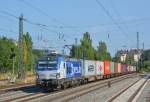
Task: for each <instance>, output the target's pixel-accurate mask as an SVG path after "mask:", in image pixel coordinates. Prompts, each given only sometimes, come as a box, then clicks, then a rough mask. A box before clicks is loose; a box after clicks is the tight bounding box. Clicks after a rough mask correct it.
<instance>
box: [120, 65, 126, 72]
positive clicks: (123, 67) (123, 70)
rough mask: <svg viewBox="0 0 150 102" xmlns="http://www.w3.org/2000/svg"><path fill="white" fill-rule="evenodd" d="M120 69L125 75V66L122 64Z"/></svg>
mask: <svg viewBox="0 0 150 102" xmlns="http://www.w3.org/2000/svg"><path fill="white" fill-rule="evenodd" d="M121 68H122V70H121V72H122V73H125V72H126V65H125V64H122V65H121Z"/></svg>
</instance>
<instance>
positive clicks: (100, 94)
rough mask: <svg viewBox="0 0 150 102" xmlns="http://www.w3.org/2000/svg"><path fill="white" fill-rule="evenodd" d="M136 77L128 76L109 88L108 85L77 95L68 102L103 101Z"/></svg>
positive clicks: (136, 78)
mask: <svg viewBox="0 0 150 102" xmlns="http://www.w3.org/2000/svg"><path fill="white" fill-rule="evenodd" d="M138 79H139V77H134V78H128V79H125V80H123V81H121V82H117V83H115V84H112V85H111V87H110V88H108V87H104V88H100V89H98V90H95V91H92V92H90V93H88V94H85V95H82V96H80V97H77V98H75V99H73V100H71V101H69V102H105V101H106V100H108V98H110V97H112V96H113V95H114V93H117V92H118V91H120V90H121V89H122V88H124V87H125V86H129V85H131V84H132V83H134V82H135V81H137V80H138Z"/></svg>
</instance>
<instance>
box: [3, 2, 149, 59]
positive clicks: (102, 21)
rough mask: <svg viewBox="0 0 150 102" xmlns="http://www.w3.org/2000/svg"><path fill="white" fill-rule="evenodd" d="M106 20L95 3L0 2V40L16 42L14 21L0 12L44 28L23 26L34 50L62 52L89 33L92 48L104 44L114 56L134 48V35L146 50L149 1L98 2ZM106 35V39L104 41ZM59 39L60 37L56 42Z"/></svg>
mask: <svg viewBox="0 0 150 102" xmlns="http://www.w3.org/2000/svg"><path fill="white" fill-rule="evenodd" d="M99 1H100V2H101V3H102V4H103V6H104V7H105V9H106V10H107V12H109V14H110V15H111V16H112V17H113V19H114V20H115V22H116V23H117V25H119V27H121V30H120V29H119V28H118V27H117V25H115V24H114V23H113V22H112V20H111V19H110V17H108V15H106V13H105V12H104V11H103V10H102V9H101V7H100V6H99V5H98V4H97V2H96V0H1V2H0V36H7V37H9V38H13V39H16V40H17V39H18V20H17V19H15V18H13V17H11V16H8V15H6V14H4V13H2V12H8V13H10V14H13V15H15V16H17V17H19V16H20V14H21V13H22V14H23V15H24V18H25V19H27V20H29V21H32V22H35V23H40V24H43V25H47V27H40V26H36V25H31V24H29V23H27V22H24V32H29V33H30V34H31V36H32V39H33V42H34V47H36V48H47V47H54V48H56V49H57V50H59V51H60V50H62V46H63V45H65V44H73V43H75V40H74V39H75V38H77V39H78V43H79V42H80V39H81V38H82V35H83V33H84V32H89V33H90V34H91V38H92V41H93V46H94V47H95V48H96V47H97V46H98V42H99V41H101V40H102V41H105V42H106V43H107V45H108V51H109V52H110V53H111V55H112V56H114V54H115V52H116V51H117V50H119V49H124V48H123V47H122V46H124V45H126V46H127V48H135V47H136V32H137V31H138V32H139V34H140V47H142V43H143V42H144V43H145V48H147V49H148V48H150V42H149V33H150V30H149V24H150V13H149V10H150V6H149V4H150V0H99ZM108 34H109V38H108ZM59 36H60V37H63V36H64V37H63V38H61V39H59Z"/></svg>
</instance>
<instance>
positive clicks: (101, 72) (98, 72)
mask: <svg viewBox="0 0 150 102" xmlns="http://www.w3.org/2000/svg"><path fill="white" fill-rule="evenodd" d="M96 75H104V62H102V61H96Z"/></svg>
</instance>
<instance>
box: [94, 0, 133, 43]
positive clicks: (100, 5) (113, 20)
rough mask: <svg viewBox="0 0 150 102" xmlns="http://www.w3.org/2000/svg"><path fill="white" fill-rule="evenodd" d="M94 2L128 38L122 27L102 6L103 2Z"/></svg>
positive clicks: (97, 0)
mask: <svg viewBox="0 0 150 102" xmlns="http://www.w3.org/2000/svg"><path fill="white" fill-rule="evenodd" d="M96 3H97V4H98V5H99V7H101V9H102V10H103V11H104V12H105V13H106V15H107V16H108V17H109V18H110V19H111V21H112V22H113V23H114V24H115V25H116V26H117V27H118V29H119V30H120V31H121V32H122V34H123V35H124V36H125V37H126V38H128V39H130V37H128V35H127V34H126V32H125V31H124V30H123V29H122V27H121V26H120V25H119V24H118V23H117V22H116V21H115V19H114V18H113V16H112V15H111V14H110V13H109V12H108V11H107V9H106V8H105V7H104V6H103V4H102V3H101V2H100V1H99V0H96ZM129 41H130V42H132V40H131V39H130V40H129Z"/></svg>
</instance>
